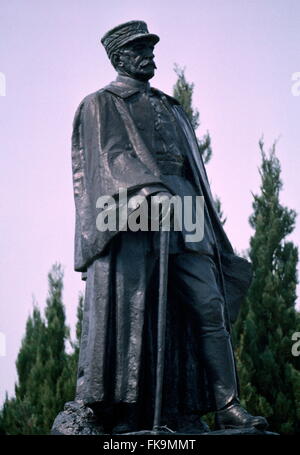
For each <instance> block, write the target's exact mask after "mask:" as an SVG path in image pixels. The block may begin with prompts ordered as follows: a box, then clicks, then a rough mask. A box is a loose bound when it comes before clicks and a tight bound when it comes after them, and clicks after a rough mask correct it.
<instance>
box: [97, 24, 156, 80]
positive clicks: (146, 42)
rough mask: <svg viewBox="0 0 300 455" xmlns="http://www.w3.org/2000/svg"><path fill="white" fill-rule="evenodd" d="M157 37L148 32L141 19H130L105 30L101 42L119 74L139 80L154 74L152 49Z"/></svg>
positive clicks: (154, 66)
mask: <svg viewBox="0 0 300 455" xmlns="http://www.w3.org/2000/svg"><path fill="white" fill-rule="evenodd" d="M158 41H159V37H158V36H157V35H154V34H152V33H149V32H148V28H147V24H146V23H145V22H143V21H130V22H126V23H125V24H121V25H118V26H117V27H115V28H113V29H112V30H110V31H109V32H107V33H106V34H105V35H104V36H103V38H102V39H101V42H102V44H103V46H104V47H105V49H106V52H107V54H108V57H109V58H110V60H111V62H112V64H113V66H114V68H115V69H116V70H117V72H118V73H119V74H122V75H125V76H130V77H132V78H134V79H138V80H140V81H148V80H149V79H151V78H152V77H153V76H154V70H155V68H156V65H155V63H154V54H153V49H154V46H155V44H156V43H157V42H158Z"/></svg>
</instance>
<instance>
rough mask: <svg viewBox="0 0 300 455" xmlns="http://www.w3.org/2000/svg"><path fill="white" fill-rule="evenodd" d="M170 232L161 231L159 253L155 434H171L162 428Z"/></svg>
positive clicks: (167, 429)
mask: <svg viewBox="0 0 300 455" xmlns="http://www.w3.org/2000/svg"><path fill="white" fill-rule="evenodd" d="M169 237H170V231H162V230H161V231H160V253H159V296H158V322H157V364H156V390H155V408H154V421H153V429H152V432H153V433H160V432H162V431H163V432H170V433H173V431H172V430H170V429H169V428H167V427H166V426H163V427H161V408H162V389H163V376H164V360H165V341H166V309H167V291H168V258H169Z"/></svg>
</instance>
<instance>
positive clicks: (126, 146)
mask: <svg viewBox="0 0 300 455" xmlns="http://www.w3.org/2000/svg"><path fill="white" fill-rule="evenodd" d="M125 149H126V150H131V149H132V145H131V143H130V142H129V143H128V144H126V145H125Z"/></svg>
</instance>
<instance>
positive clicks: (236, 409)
mask: <svg viewBox="0 0 300 455" xmlns="http://www.w3.org/2000/svg"><path fill="white" fill-rule="evenodd" d="M202 347H203V351H202V352H203V360H204V363H205V368H206V371H207V374H208V381H209V385H210V388H211V392H212V396H213V397H214V401H215V403H214V404H215V409H216V415H215V423H216V427H217V429H226V428H235V429H239V428H246V427H247V428H249V427H255V428H258V429H264V428H266V427H267V426H268V422H267V420H266V419H265V418H264V417H261V416H252V415H251V414H249V413H248V412H247V411H246V410H245V409H244V408H243V407H242V406H241V405H240V402H239V397H238V386H237V377H236V369H235V362H234V357H233V351H232V345H231V340H230V335H229V334H228V332H227V331H226V330H218V331H216V332H212V333H207V334H205V335H203V336H202Z"/></svg>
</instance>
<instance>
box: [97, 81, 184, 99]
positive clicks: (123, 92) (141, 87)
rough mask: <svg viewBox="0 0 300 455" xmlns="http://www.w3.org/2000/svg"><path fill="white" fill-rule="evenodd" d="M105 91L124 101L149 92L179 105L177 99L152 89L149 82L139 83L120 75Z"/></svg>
mask: <svg viewBox="0 0 300 455" xmlns="http://www.w3.org/2000/svg"><path fill="white" fill-rule="evenodd" d="M103 90H106V91H107V92H110V93H113V94H114V95H117V96H119V97H120V98H124V99H125V98H129V96H131V95H134V94H135V93H138V92H148V93H149V94H150V95H151V94H154V95H156V96H159V97H166V98H167V99H168V101H169V102H170V103H171V104H177V105H179V102H178V101H177V100H176V99H175V98H173V97H172V96H169V95H166V94H165V93H163V92H161V91H160V90H158V89H157V88H154V87H151V86H150V84H149V82H142V81H138V80H136V79H132V78H131V77H128V76H120V75H118V77H117V79H116V80H115V81H113V82H111V83H110V84H108V85H107V86H106V87H104V89H103Z"/></svg>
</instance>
